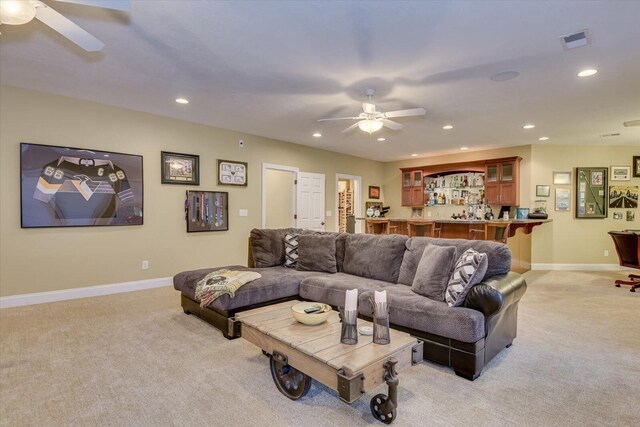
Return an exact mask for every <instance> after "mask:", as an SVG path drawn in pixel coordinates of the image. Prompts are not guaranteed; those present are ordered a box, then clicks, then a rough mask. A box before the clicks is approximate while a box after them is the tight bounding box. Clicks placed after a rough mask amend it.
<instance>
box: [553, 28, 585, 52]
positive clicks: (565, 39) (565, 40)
mask: <svg viewBox="0 0 640 427" xmlns="http://www.w3.org/2000/svg"><path fill="white" fill-rule="evenodd" d="M560 43H562V48H563V49H564V50H569V49H575V48H577V47H582V46H587V45H590V44H591V34H590V33H589V30H587V29H584V30H581V31H578V32H577V33H573V34H569V35H566V36H562V37H560Z"/></svg>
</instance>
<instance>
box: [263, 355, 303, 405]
mask: <svg viewBox="0 0 640 427" xmlns="http://www.w3.org/2000/svg"><path fill="white" fill-rule="evenodd" d="M269 365H270V366H271V376H272V377H273V382H274V383H276V387H278V390H280V393H282V394H284V395H285V396H287V397H288V398H289V399H291V400H298V399H300V398H301V397H302V396H304V395H305V394H307V393H308V392H309V389H310V388H311V377H310V376H308V375H305V374H303V373H302V372H300V371H298V370H297V369H295V368H294V367H292V366H289V365H287V364H286V362H284V363H283V361H281V360H278V357H277V356H271V360H270V363H269Z"/></svg>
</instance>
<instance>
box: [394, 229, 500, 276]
mask: <svg viewBox="0 0 640 427" xmlns="http://www.w3.org/2000/svg"><path fill="white" fill-rule="evenodd" d="M429 243H431V244H434V245H438V246H455V247H456V249H457V250H458V253H459V254H462V253H464V251H466V250H467V249H469V248H472V249H475V250H476V251H478V252H482V253H485V254H487V263H488V264H487V272H486V273H485V275H484V278H483V279H482V280H484V279H488V278H490V277H493V276H498V275H500V274H507V273H508V272H509V270H511V249H509V247H508V246H507V245H505V244H504V243H498V242H489V241H485V240H465V239H436V238H433V237H411V238H410V239H409V240H407V242H406V248H407V250H406V251H405V253H404V257H403V259H402V266H401V267H400V274H399V277H398V281H397V283H402V284H405V285H409V286H411V285H412V284H413V279H414V277H415V275H416V270H417V268H418V264H419V263H420V258H422V253H423V252H424V248H425V247H426V246H427V244H429Z"/></svg>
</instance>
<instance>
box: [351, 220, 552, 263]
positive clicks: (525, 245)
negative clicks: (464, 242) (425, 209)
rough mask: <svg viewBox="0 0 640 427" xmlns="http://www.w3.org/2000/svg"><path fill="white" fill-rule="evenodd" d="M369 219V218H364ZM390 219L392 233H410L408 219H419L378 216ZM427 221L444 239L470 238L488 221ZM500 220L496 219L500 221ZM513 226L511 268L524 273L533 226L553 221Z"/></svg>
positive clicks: (519, 222)
mask: <svg viewBox="0 0 640 427" xmlns="http://www.w3.org/2000/svg"><path fill="white" fill-rule="evenodd" d="M363 219H364V220H365V221H369V219H368V218H363ZM380 220H388V221H389V233H390V234H404V235H408V231H407V221H419V219H418V220H416V219H407V218H378V219H376V220H375V221H377V222H379V221H380ZM423 221H424V222H425V223H431V222H435V224H436V227H435V228H436V229H437V230H439V231H438V232H437V234H436V236H435V237H441V238H444V239H469V230H484V226H485V223H486V221H484V220H464V219H436V220H423ZM499 221H500V220H496V222H499ZM509 221H510V222H511V226H510V228H509V235H508V237H507V245H508V246H509V248H510V249H511V255H512V261H511V270H512V271H515V272H517V273H524V272H526V271H529V270H531V232H532V230H533V227H535V226H537V225H541V224H544V223H545V222H551V220H550V219H512V220H509Z"/></svg>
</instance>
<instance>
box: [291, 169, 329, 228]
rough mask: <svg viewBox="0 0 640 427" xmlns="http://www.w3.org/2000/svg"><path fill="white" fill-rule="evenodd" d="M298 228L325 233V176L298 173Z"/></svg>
mask: <svg viewBox="0 0 640 427" xmlns="http://www.w3.org/2000/svg"><path fill="white" fill-rule="evenodd" d="M297 179H298V184H297V186H296V187H297V192H296V204H297V209H296V226H297V227H298V228H308V229H311V230H318V231H324V213H325V212H324V174H321V173H309V172H298V177H297Z"/></svg>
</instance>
